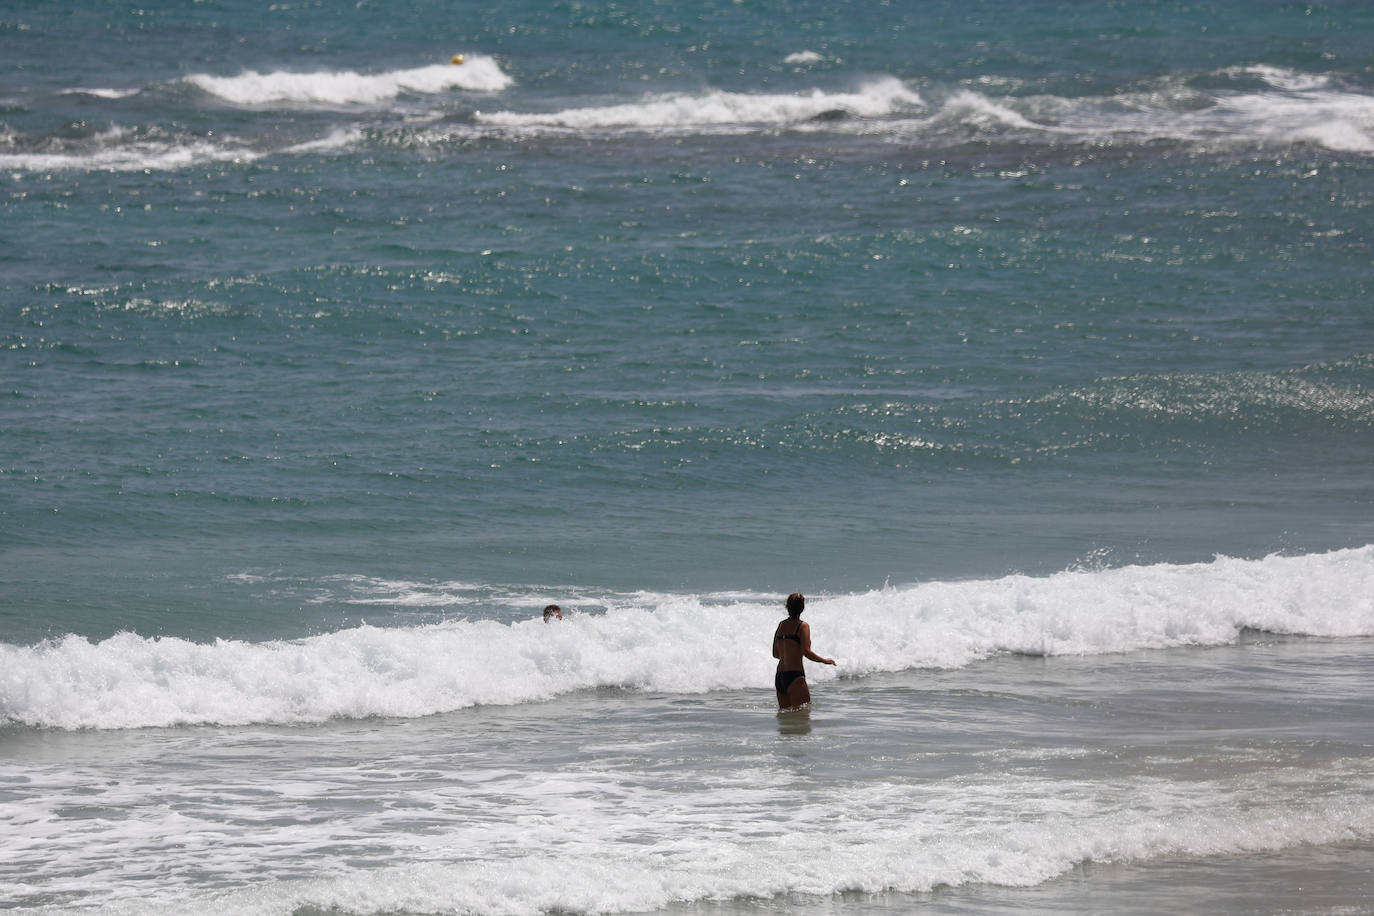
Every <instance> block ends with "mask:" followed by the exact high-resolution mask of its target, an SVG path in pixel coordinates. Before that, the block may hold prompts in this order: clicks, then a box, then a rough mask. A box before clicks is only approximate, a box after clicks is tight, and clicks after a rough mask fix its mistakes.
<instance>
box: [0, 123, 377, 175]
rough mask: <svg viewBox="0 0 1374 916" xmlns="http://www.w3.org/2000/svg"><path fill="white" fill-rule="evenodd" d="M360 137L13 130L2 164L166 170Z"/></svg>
mask: <svg viewBox="0 0 1374 916" xmlns="http://www.w3.org/2000/svg"><path fill="white" fill-rule="evenodd" d="M361 137H362V132H361V131H359V130H349V129H337V130H333V131H331V132H330V133H328V134H326V135H325V136H322V137H319V138H317V139H313V140H307V141H304V142H301V143H293V144H287V145H285V146H281V147H275V148H271V147H255V146H252V145H249V144H247V143H245V142H243V141H241V140H237V139H234V138H232V137H219V138H214V139H211V138H209V137H201V136H194V135H187V134H169V133H166V132H163V131H148V130H135V129H130V128H126V127H119V126H115V127H111V128H109V129H107V130H103V131H100V132H99V133H96V134H94V135H92V136H89V137H85V138H80V139H76V140H62V141H57V140H54V139H52V138H41V139H35V140H34V141H33V142H25V140H26V139H27V138H20V137H16V135H14V134H13V133H11V134H9V135H8V136H7V137H6V136H0V168H3V169H11V170H14V171H22V172H59V171H87V172H139V171H157V172H167V171H175V170H177V169H185V168H192V167H195V166H199V165H206V164H210V163H216V162H224V163H248V162H256V161H258V160H260V159H263V158H265V157H267V156H273V155H293V154H307V153H320V152H325V151H329V150H339V149H344V148H347V147H349V146H352V145H354V144H355V143H357V142H358V141H359V140H360V139H361ZM5 140H8V141H9V142H8V143H4V142H3V141H5ZM5 147H8V149H5ZM53 147H56V148H55V149H54V148H53Z"/></svg>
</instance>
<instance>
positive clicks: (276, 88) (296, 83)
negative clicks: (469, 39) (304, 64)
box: [186, 55, 514, 105]
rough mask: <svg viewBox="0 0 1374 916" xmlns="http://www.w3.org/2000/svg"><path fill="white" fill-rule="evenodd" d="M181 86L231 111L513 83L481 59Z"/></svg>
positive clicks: (370, 100)
mask: <svg viewBox="0 0 1374 916" xmlns="http://www.w3.org/2000/svg"><path fill="white" fill-rule="evenodd" d="M186 82H188V83H190V84H191V85H193V86H196V87H198V88H200V89H202V90H204V91H205V92H208V93H209V94H211V95H213V96H215V97H216V98H220V99H223V100H224V101H226V102H232V103H233V104H235V105H270V104H279V103H288V104H307V105H371V104H376V103H378V102H384V101H387V100H388V99H394V98H396V97H397V96H399V95H401V94H403V93H422V94H433V93H438V92H447V91H449V90H453V89H461V90H466V91H469V92H499V91H500V90H502V89H506V88H508V87H510V86H511V85H512V84H513V83H514V81H513V80H512V79H511V78H510V77H509V76H507V75H506V74H505V73H504V72H502V70H501V67H500V65H499V64H497V62H496V60H495V58H492V57H487V56H484V55H470V56H468V57H467V59H466V60H465V61H464V63H463V64H462V65H461V66H458V65H454V64H433V65H430V66H427V67H417V68H415V69H410V70H391V71H387V72H384V73H359V72H357V71H353V70H342V71H321V72H317V73H299V72H292V71H286V70H277V71H273V72H271V73H258V72H256V71H253V70H248V71H245V72H243V73H240V74H239V75H238V76H212V75H209V74H203V73H200V74H194V75H192V76H188V77H186Z"/></svg>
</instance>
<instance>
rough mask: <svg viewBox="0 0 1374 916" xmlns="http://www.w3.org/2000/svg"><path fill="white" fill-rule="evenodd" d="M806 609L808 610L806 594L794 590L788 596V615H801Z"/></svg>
mask: <svg viewBox="0 0 1374 916" xmlns="http://www.w3.org/2000/svg"><path fill="white" fill-rule="evenodd" d="M804 610H806V596H805V595H803V594H802V593H801V592H793V593H792V594H790V595H788V596H787V616H789V617H800V616H801V612H802V611H804Z"/></svg>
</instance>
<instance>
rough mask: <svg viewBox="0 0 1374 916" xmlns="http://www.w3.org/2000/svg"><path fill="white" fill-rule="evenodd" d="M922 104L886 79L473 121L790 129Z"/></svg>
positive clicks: (488, 115)
mask: <svg viewBox="0 0 1374 916" xmlns="http://www.w3.org/2000/svg"><path fill="white" fill-rule="evenodd" d="M923 104H924V102H923V101H922V99H921V97H920V96H919V95H918V94H917V93H915V92H914V91H912V90H911V89H908V88H907V87H906V86H905V85H904V84H903V83H902V82H901V81H900V80H897V79H894V78H891V77H888V78H884V79H880V80H876V81H874V82H872V83H869V84H868V85H866V86H864V87H862V88H860V89H858V90H856V91H854V92H822V91H821V90H818V89H817V90H812V91H810V92H802V93H739V92H723V91H714V92H702V93H663V94H657V95H648V96H645V97H644V98H643V99H641V100H639V101H636V102H627V103H623V104H619V105H607V106H590V107H586V108H568V109H563V110H560V111H552V112H524V113H522V112H514V111H494V112H478V113H477V114H476V116H475V118H476V120H477V122H478V123H480V124H493V125H500V126H503V127H520V128H562V129H573V130H589V129H606V128H622V129H623V128H630V129H635V130H693V129H701V128H712V127H716V128H718V127H725V126H740V127H744V126H749V127H757V126H759V125H787V124H796V123H799V122H804V121H807V120H810V119H813V118H823V117H828V116H831V115H835V114H839V115H845V116H853V117H859V118H877V117H883V116H887V115H891V114H893V113H894V112H898V111H902V110H906V109H911V108H914V107H920V106H922V105H923Z"/></svg>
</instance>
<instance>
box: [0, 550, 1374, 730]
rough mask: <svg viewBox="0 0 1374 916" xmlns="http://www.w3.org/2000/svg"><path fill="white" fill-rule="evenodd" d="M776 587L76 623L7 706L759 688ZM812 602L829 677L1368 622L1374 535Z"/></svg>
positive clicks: (144, 711)
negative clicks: (82, 632)
mask: <svg viewBox="0 0 1374 916" xmlns="http://www.w3.org/2000/svg"><path fill="white" fill-rule="evenodd" d="M393 588H394V590H395V594H396V600H397V601H398V603H403V604H404V603H410V604H412V605H413V604H414V603H415V602H416V601H422V600H424V599H423V598H422V597H416V596H417V594H422V593H423V589H421V588H419V587H418V586H415V587H412V586H406V585H403V584H393ZM441 591H442V590H441ZM432 592H433V590H431V597H430V599H429V600H435V599H434V596H433V594H432ZM368 600H370V601H374V602H375V601H377V600H378V599H377V598H376V597H375V596H372V597H370V598H369V599H368ZM455 603H456V602H455ZM778 607H779V602H778V601H776V600H774V601H764V600H760V599H757V598H744V599H734V598H730V599H724V600H722V598H721V596H691V595H652V594H644V595H634V596H611V597H610V598H607V599H606V609H605V611H604V613H592V612H582V611H577V610H575V609H572V608H570V611H571V612H570V613H569V614H568V617H567V619H566V620H564V621H562V622H561V623H559V624H553V625H546V624H544V623H543V622H542V621H541V620H538V619H535V618H534V616H533V615H532V616H531V619H528V620H523V621H519V622H516V623H500V622H497V621H495V620H480V619H477V620H473V619H459V620H449V621H445V622H443V623H438V624H433V625H426V626H415V627H394V628H379V627H372V626H361V627H357V628H353V629H346V630H341V631H337V632H331V633H326V634H322V635H319V636H314V637H310V638H307V639H301V640H293V641H271V642H262V643H252V642H243V641H236V640H220V641H216V642H213V643H194V642H190V641H187V640H184V639H179V638H176V637H152V638H149V637H143V636H138V635H135V634H132V633H122V634H119V635H116V636H113V637H111V638H109V639H106V640H104V641H101V642H98V643H92V642H90V641H89V640H87V639H85V638H83V637H81V636H77V635H69V636H66V637H64V638H61V639H56V640H51V641H47V642H44V643H41V644H39V645H35V646H14V645H3V644H0V721H7V722H11V723H16V724H24V725H40V726H51V727H58V728H100V729H109V728H114V729H119V728H137V727H146V726H171V725H188V724H220V725H242V724H248V723H279V724H295V723H309V722H321V721H325V720H327V719H331V718H362V717H368V716H400V717H415V716H426V715H432V714H435V713H441V712H447V711H451V710H456V709H463V708H467V707H471V706H477V705H492V704H494V705H510V704H520V703H530V702H538V701H543V700H548V699H550V698H553V697H556V696H559V695H562V694H566V693H569V692H572V691H579V690H585V689H588V688H598V687H625V688H631V689H636V690H647V691H656V692H665V693H673V694H696V693H701V692H705V691H712V690H733V689H748V688H752V687H757V686H758V685H767V684H769V683H770V682H771V676H772V668H773V666H774V662H773V660H772V658H771V657H770V655H769V653H768V652H767V651H766V648H767V647H768V645H769V642H770V635H771V632H772V627H773V625H774V624H775V623H776V621H777V620H778V619H779V618H780V617H781V616H782V615H781V613H780V612H779V610H778ZM464 613H469V612H468V611H465V612H464ZM807 620H809V621H810V622H811V625H812V628H813V631H814V632H815V634H816V637H815V639H816V645H817V648H818V651H821V652H822V653H823V654H826V655H830V656H833V657H835V658H836V659H838V660H839V666H838V667H837V668H826V667H822V668H821V669H820V670H816V671H813V672H812V673H811V678H812V680H813V683H814V682H824V681H827V680H829V679H831V678H834V677H844V678H856V677H863V676H866V675H872V674H877V673H881V672H894V671H903V670H908V669H948V668H958V667H963V666H967V665H969V664H970V663H972V662H975V661H978V660H980V659H985V658H988V657H990V656H993V655H997V654H1000V653H1019V654H1029V655H1044V656H1057V655H1078V654H1082V655H1094V654H1102V653H1124V652H1135V651H1141V650H1154V649H1166V648H1171V647H1178V646H1217V645H1225V644H1228V643H1232V642H1234V641H1235V640H1236V639H1237V638H1238V636H1239V635H1240V633H1241V632H1242V631H1243V630H1245V629H1255V630H1263V631H1267V632H1272V633H1284V634H1293V635H1308V636H1329V637H1330V636H1343V637H1352V636H1371V635H1374V546H1368V547H1363V548H1358V549H1352V550H1342V551H1336V552H1333V553H1328V554H1314V555H1307V556H1297V557H1283V556H1270V557H1266V558H1264V559H1261V560H1238V559H1229V558H1218V559H1217V560H1215V561H1213V562H1211V563H1203V564H1192V565H1156V566H1135V567H1124V568H1120V569H1109V570H1072V571H1067V572H1063V573H1059V574H1057V575H1053V576H1048V577H1040V578H1035V577H1029V576H1008V577H1005V578H1001V579H994V580H987V581H971V582H931V583H925V584H920V585H915V586H910V587H905V588H889V589H883V590H879V591H874V592H868V593H864V594H855V595H839V596H830V597H826V596H813V598H812V600H811V602H810V604H809V607H808V610H807Z"/></svg>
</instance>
